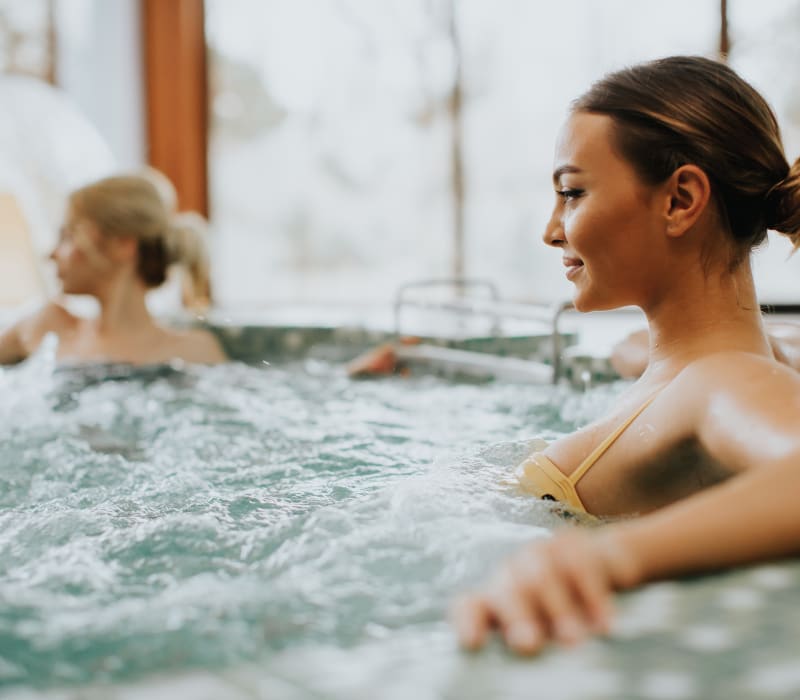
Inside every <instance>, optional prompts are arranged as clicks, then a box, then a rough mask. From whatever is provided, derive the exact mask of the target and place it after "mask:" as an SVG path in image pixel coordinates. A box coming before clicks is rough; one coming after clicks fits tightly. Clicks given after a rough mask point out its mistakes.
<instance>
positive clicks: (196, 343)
mask: <svg viewBox="0 0 800 700" xmlns="http://www.w3.org/2000/svg"><path fill="white" fill-rule="evenodd" d="M172 334H173V338H174V344H175V355H176V356H178V357H180V358H181V359H182V360H185V361H186V362H192V363H196V364H203V365H216V364H220V363H222V362H227V361H228V356H227V355H226V354H225V351H224V350H223V349H222V345H220V342H219V340H217V337H216V336H215V335H214V334H213V333H212V332H211V331H208V330H205V329H202V328H193V329H190V330H185V331H173V332H172Z"/></svg>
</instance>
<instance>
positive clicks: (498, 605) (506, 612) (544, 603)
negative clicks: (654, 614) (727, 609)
mask: <svg viewBox="0 0 800 700" xmlns="http://www.w3.org/2000/svg"><path fill="white" fill-rule="evenodd" d="M640 580H641V573H640V571H639V566H638V564H637V561H636V559H635V557H634V556H633V554H632V553H631V552H630V551H628V549H627V548H626V547H625V546H624V545H623V544H622V542H621V541H620V540H619V539H618V538H617V537H616V534H615V531H614V527H613V526H609V527H607V528H605V529H600V530H596V531H588V532H586V531H580V530H573V529H569V530H564V531H560V532H558V533H557V534H556V535H554V536H553V537H552V538H549V539H547V540H541V541H538V542H535V543H533V544H531V545H529V546H527V547H526V548H525V549H523V550H521V551H520V552H518V553H517V554H515V555H514V556H513V557H511V558H510V559H509V560H508V561H507V562H506V563H505V564H504V565H503V566H502V567H501V568H500V570H499V571H498V572H497V573H496V574H495V575H494V577H493V578H492V579H491V581H490V582H489V584H488V585H487V586H486V588H485V589H484V590H483V591H482V592H479V593H476V594H472V595H467V596H464V597H463V598H462V599H461V600H459V601H458V602H457V604H456V606H455V608H454V611H453V618H454V624H455V627H456V630H457V634H458V638H459V642H460V643H461V645H462V646H463V647H465V648H467V649H479V648H480V647H481V646H483V644H484V643H485V641H486V638H487V636H488V634H489V632H490V630H491V629H493V628H496V629H497V630H498V631H499V633H500V634H501V635H502V637H503V638H504V639H505V642H506V644H508V646H509V647H510V648H511V649H512V650H514V651H515V652H517V653H519V654H534V653H536V652H538V651H539V650H540V649H541V648H542V647H543V646H544V645H545V644H547V643H548V642H551V641H555V642H560V643H562V644H567V645H571V644H575V643H577V642H579V641H581V640H582V639H584V638H585V637H586V636H588V635H590V634H604V633H606V632H608V630H609V627H610V623H611V617H612V601H611V597H612V594H613V593H614V592H615V591H619V590H624V589H626V588H631V587H633V586H635V585H637V584H638V583H639V582H640Z"/></svg>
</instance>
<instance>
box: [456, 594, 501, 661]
mask: <svg viewBox="0 0 800 700" xmlns="http://www.w3.org/2000/svg"><path fill="white" fill-rule="evenodd" d="M451 618H452V620H453V625H454V626H455V628H456V634H457V635H458V642H459V644H460V645H461V646H462V647H464V648H465V649H468V650H470V651H475V650H477V649H480V648H481V647H482V646H483V645H484V644H485V643H486V638H487V637H488V636H489V631H490V630H491V628H492V626H493V615H492V613H491V610H490V608H489V605H488V602H487V601H486V599H485V598H484V597H483V596H480V595H477V594H472V595H464V596H461V597H460V598H459V599H458V600H456V602H455V604H454V605H453V608H452V611H451Z"/></svg>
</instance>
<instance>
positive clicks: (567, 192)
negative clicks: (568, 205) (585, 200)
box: [556, 188, 583, 202]
mask: <svg viewBox="0 0 800 700" xmlns="http://www.w3.org/2000/svg"><path fill="white" fill-rule="evenodd" d="M556 194H557V195H558V196H559V197H561V199H563V200H564V201H565V202H568V201H570V200H573V199H577V198H578V197H580V196H581V195H582V194H583V190H578V189H570V188H566V189H563V190H556Z"/></svg>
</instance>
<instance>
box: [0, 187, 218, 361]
mask: <svg viewBox="0 0 800 700" xmlns="http://www.w3.org/2000/svg"><path fill="white" fill-rule="evenodd" d="M174 209H175V207H174V190H172V186H171V183H169V181H168V180H166V178H165V177H164V176H162V175H161V174H160V173H155V172H154V173H151V174H148V175H147V176H145V175H120V176H116V177H109V178H105V179H103V180H99V181H98V182H94V183H92V184H90V185H87V186H86V187H83V188H81V189H79V190H76V191H75V192H73V193H72V194H71V195H70V197H69V201H68V210H67V214H66V219H65V221H64V225H63V226H62V228H61V232H60V236H59V240H58V243H57V244H56V247H55V249H54V250H53V252H52V253H51V255H50V257H51V259H52V260H53V261H54V262H55V264H56V267H57V270H58V277H59V279H60V280H61V284H62V288H63V292H64V294H84V295H90V296H93V297H95V298H96V299H97V301H98V302H99V305H100V313H99V315H98V316H97V318H93V319H85V318H81V317H78V316H75V315H73V314H72V313H70V312H69V311H68V310H67V309H66V308H65V307H64V306H63V305H62V304H61V303H59V302H58V301H53V302H50V303H48V304H47V305H45V306H44V308H42V309H41V310H40V311H39V312H38V313H35V314H34V315H32V316H30V317H28V318H25V319H23V320H21V321H19V322H18V323H16V324H15V325H13V326H12V327H11V328H9V329H7V330H6V331H5V332H4V333H2V335H0V363H2V364H9V363H13V362H19V361H20V360H24V359H25V358H26V357H28V356H29V355H30V354H31V353H33V352H34V351H35V350H36V348H37V347H38V346H39V344H40V343H41V342H42V339H43V338H44V336H45V335H47V334H48V333H55V334H56V335H57V336H58V351H57V352H58V358H59V360H63V361H69V362H122V363H132V364H137V365H142V364H157V363H164V362H169V361H171V360H176V359H178V360H183V361H186V362H192V363H203V364H214V363H218V362H223V361H224V360H225V359H226V357H225V354H224V352H223V351H222V348H221V347H220V345H219V343H218V342H217V340H216V338H215V337H214V336H213V335H212V334H211V333H210V332H208V331H205V330H186V331H177V330H172V329H168V328H165V327H163V326H161V325H160V324H158V323H157V322H156V321H155V319H154V318H153V317H152V316H151V314H150V312H149V311H148V310H147V306H146V304H145V297H146V295H147V292H148V291H149V290H151V289H154V288H156V287H158V286H160V285H161V284H162V283H163V282H164V281H165V280H166V278H167V273H168V271H169V269H170V268H171V267H172V266H173V265H175V266H180V267H182V268H184V271H185V272H186V275H185V277H186V283H185V284H184V302H185V303H186V302H189V303H203V302H207V301H208V300H209V299H208V298H209V296H210V295H209V283H208V258H207V254H206V251H205V248H204V244H203V239H202V235H201V234H202V226H203V224H204V221H203V219H202V217H200V216H199V215H196V214H188V213H184V214H177V213H175V211H174Z"/></svg>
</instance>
